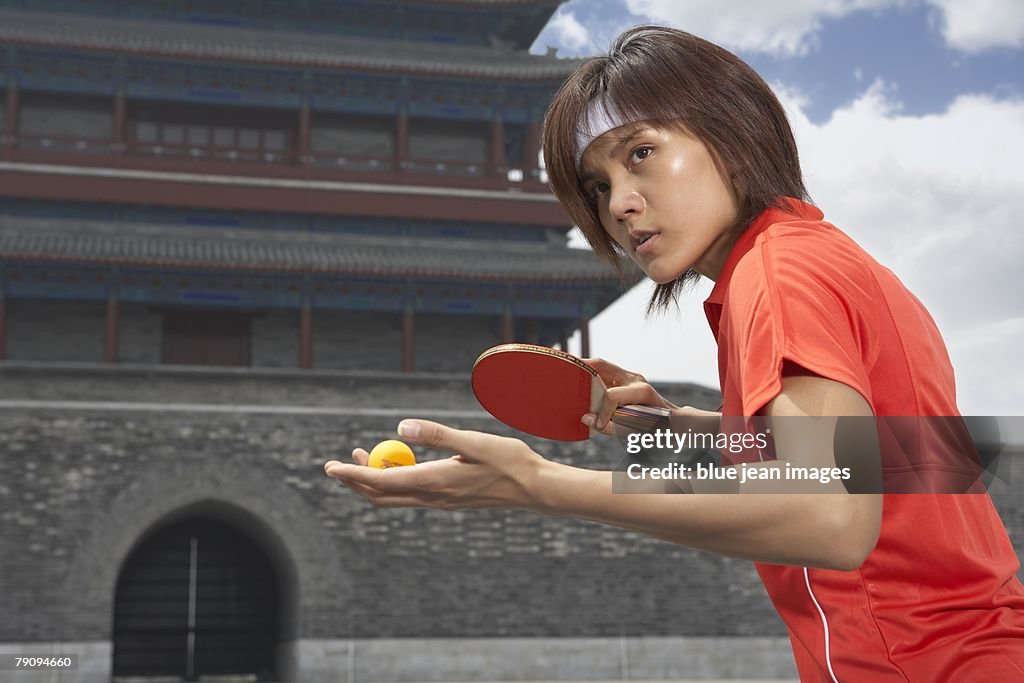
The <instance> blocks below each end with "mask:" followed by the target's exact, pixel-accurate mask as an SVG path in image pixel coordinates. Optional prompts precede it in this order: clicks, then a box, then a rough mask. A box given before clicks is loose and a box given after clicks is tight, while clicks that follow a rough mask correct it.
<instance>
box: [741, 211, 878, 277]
mask: <svg viewBox="0 0 1024 683" xmlns="http://www.w3.org/2000/svg"><path fill="white" fill-rule="evenodd" d="M880 267H881V266H880V265H879V264H878V262H877V261H876V260H875V259H874V258H872V257H871V255H870V254H868V253H867V252H866V251H864V249H863V248H861V247H860V245H858V244H857V243H856V242H855V241H854V240H853V239H852V238H851V237H850V236H849V235H847V234H846V233H845V232H843V231H842V230H840V229H839V228H837V227H836V226H835V225H833V224H832V223H829V222H827V221H824V220H804V219H797V220H792V221H782V222H778V223H773V224H772V225H769V226H768V227H767V228H765V229H764V230H762V231H761V232H760V233H759V234H758V235H757V237H756V238H755V240H754V245H753V248H752V249H750V250H749V251H748V252H747V253H746V254H744V255H743V256H742V257H741V258H740V260H739V261H738V262H737V264H736V270H735V272H734V273H733V282H732V283H731V284H732V287H731V289H733V290H734V291H736V290H737V289H743V288H748V289H749V288H757V287H766V288H769V289H777V288H789V287H807V286H813V285H814V283H819V284H829V285H830V286H833V287H834V286H841V287H850V286H854V287H857V288H863V287H866V286H868V285H869V284H870V283H871V282H872V281H873V280H874V279H875V270H876V269H877V268H880ZM737 286H738V287H737Z"/></svg>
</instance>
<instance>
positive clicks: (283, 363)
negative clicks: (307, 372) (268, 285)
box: [251, 310, 299, 368]
mask: <svg viewBox="0 0 1024 683" xmlns="http://www.w3.org/2000/svg"><path fill="white" fill-rule="evenodd" d="M251 333H252V364H253V365H254V366H256V367H265V368H294V367H296V366H298V364H299V312H298V311H293V310H271V311H263V312H262V313H260V314H258V315H256V316H255V317H253V319H252V328H251Z"/></svg>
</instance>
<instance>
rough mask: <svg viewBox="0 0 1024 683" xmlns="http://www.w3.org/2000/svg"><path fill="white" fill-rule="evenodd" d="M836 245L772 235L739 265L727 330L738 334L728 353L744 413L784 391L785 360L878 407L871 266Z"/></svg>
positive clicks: (752, 411)
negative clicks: (871, 374) (871, 373)
mask: <svg viewBox="0 0 1024 683" xmlns="http://www.w3.org/2000/svg"><path fill="white" fill-rule="evenodd" d="M826 237H827V236H826ZM831 242H832V241H831V240H828V239H825V238H823V239H820V240H819V239H796V238H785V237H781V238H767V239H764V240H763V241H759V244H757V245H756V246H755V247H754V248H753V249H751V250H750V251H749V252H748V253H747V254H746V255H744V257H743V259H742V260H741V261H740V262H739V263H738V264H737V267H736V270H735V272H734V273H733V276H732V281H731V282H730V286H729V295H728V301H727V304H726V306H725V307H724V310H723V320H722V326H723V328H725V327H726V326H727V327H728V328H729V330H730V332H729V334H728V338H729V339H730V341H731V345H730V348H728V349H727V350H726V353H727V354H729V359H728V362H729V367H730V368H731V372H732V373H734V376H735V377H736V379H737V380H738V381H737V385H738V386H739V388H740V391H741V393H742V406H743V414H744V415H756V414H757V412H758V411H760V410H761V409H762V408H763V407H764V406H765V404H767V403H768V402H769V401H771V400H772V399H773V398H775V397H776V396H777V395H778V394H779V392H780V391H781V390H782V366H783V363H784V362H785V361H791V362H792V363H795V364H797V365H799V366H801V367H803V368H805V369H806V370H809V371H810V372H813V373H815V374H817V375H820V376H822V377H825V378H827V379H831V380H834V381H836V382H840V383H842V384H845V385H847V386H849V387H851V388H852V389H854V390H855V391H857V392H858V393H860V394H861V395H862V396H863V397H864V398H865V400H866V401H867V402H868V404H871V390H870V383H869V380H868V368H869V367H870V365H871V361H872V359H871V349H872V348H874V347H876V346H877V345H876V344H873V343H872V334H877V330H878V326H877V325H874V324H871V321H870V319H869V318H870V316H871V315H872V314H874V312H875V311H876V310H877V307H876V306H873V305H871V303H872V297H875V298H877V296H878V294H877V293H876V288H875V286H874V285H873V280H872V278H871V275H870V273H869V271H868V269H867V267H866V265H865V264H864V263H863V262H862V261H861V260H860V259H859V258H857V256H856V254H855V253H854V252H853V251H851V250H847V249H844V246H843V245H842V244H839V245H835V244H831Z"/></svg>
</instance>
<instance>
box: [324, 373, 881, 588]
mask: <svg viewBox="0 0 1024 683" xmlns="http://www.w3.org/2000/svg"><path fill="white" fill-rule="evenodd" d="M763 412H764V414H765V415H766V416H767V417H768V418H769V419H770V420H773V419H778V418H783V417H788V416H807V415H862V416H870V415H871V411H870V408H869V406H868V405H867V403H866V402H865V401H864V399H863V398H862V397H861V396H860V395H859V394H858V393H857V392H855V391H853V390H852V389H850V388H849V387H847V386H845V385H843V384H839V383H837V382H833V381H831V380H826V379H823V378H821V377H816V376H786V377H784V378H783V386H782V392H781V393H780V394H779V395H778V396H777V397H776V398H775V399H774V400H772V401H771V403H769V404H768V405H767V406H766V408H765V410H764V411H763ZM797 431H798V430H793V429H788V430H787V429H782V430H780V432H779V433H776V435H775V436H776V452H777V455H778V457H779V458H780V459H785V460H793V461H801V462H820V463H826V464H827V463H830V462H831V463H833V464H834V454H833V439H832V433H831V431H830V430H819V431H820V433H816V432H814V431H813V430H812V431H811V433H810V434H809V435H808V434H806V433H796V432H797ZM399 434H400V435H401V436H403V437H404V438H406V439H408V440H409V441H413V442H416V443H419V444H422V445H425V446H432V447H436V448H440V449H443V450H448V451H452V452H455V453H458V455H454V456H452V457H450V458H445V459H441V460H433V461H429V462H424V463H422V464H419V465H416V466H414V467H394V468H390V469H387V470H376V469H373V468H370V467H365V466H364V465H365V463H366V457H367V453H366V451H365V450H363V449H356V450H355V451H354V452H353V458H354V459H355V461H356V463H357V464H345V463H341V462H338V461H331V462H328V463H327V464H326V465H325V471H326V472H327V474H328V475H329V476H331V477H334V478H336V479H338V480H339V481H340V482H341V483H343V484H345V485H346V486H348V487H350V488H351V489H353V490H354V491H356V492H357V493H359V494H360V495H362V496H364V497H365V498H366V499H367V500H369V501H370V502H372V503H373V504H375V505H378V506H382V507H396V506H402V507H408V506H416V507H433V508H440V509H445V510H453V509H461V508H484V507H515V508H523V509H529V510H533V511H535V512H539V513H542V514H547V515H557V516H563V517H576V518H581V519H587V520H593V521H597V522H603V523H605V524H610V525H613V526H618V527H622V528H625V529H630V530H632V531H636V532H638V533H643V534H646V535H648V536H652V537H655V538H660V539H663V540H666V541H670V542H672V543H677V544H680V545H685V546H688V547H692V548H697V549H700V550H707V551H710V552H715V553H720V554H723V555H728V556H731V557H739V558H744V559H749V560H755V561H760V562H770V563H781V564H795V565H807V566H814V567H823V568H829V569H853V568H855V567H857V566H859V565H860V564H861V562H863V560H864V558H865V557H866V556H867V554H868V553H869V552H871V549H872V548H873V547H874V545H875V543H876V541H877V538H878V530H879V525H880V520H881V505H882V503H881V497H880V496H878V495H852V494H847V493H810V494H777V493H751V494H746V493H740V494H680V495H672V494H657V493H656V494H626V493H614V492H613V487H612V477H613V476H615V475H614V473H612V472H606V471H605V472H602V471H591V470H583V469H578V468H575V467H569V466H566V465H561V464H557V463H553V462H550V461H547V460H545V459H544V458H542V457H541V456H540V455H538V454H537V453H535V452H534V451H532V450H531V449H530V448H529V447H528V446H527V445H526V444H525V443H523V442H522V441H520V440H518V439H510V438H506V437H500V436H495V435H493V434H484V433H481V432H472V431H461V430H457V429H452V428H450V427H446V426H444V425H440V424H437V423H433V422H427V421H424V420H405V421H403V422H402V423H401V424H400V425H399ZM809 437H810V438H809ZM798 447H799V449H802V452H795V450H794V449H797V448H798ZM787 448H790V449H791V451H790V452H789V453H787V452H786V449H787Z"/></svg>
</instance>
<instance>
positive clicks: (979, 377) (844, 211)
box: [783, 82, 1024, 415]
mask: <svg viewBox="0 0 1024 683" xmlns="http://www.w3.org/2000/svg"><path fill="white" fill-rule="evenodd" d="M783 97H785V95H784V94H783ZM891 98H892V93H891V91H887V90H886V88H885V87H884V85H883V84H881V83H878V82H876V83H875V84H874V85H872V86H871V87H870V88H869V89H868V90H867V91H865V92H864V94H863V95H862V96H861V97H860V98H858V99H857V100H856V101H855V102H853V103H852V104H851V105H849V106H848V107H845V108H843V109H841V110H839V111H837V112H835V114H834V115H833V116H832V118H831V119H830V120H829V121H828V122H826V123H824V124H821V125H814V124H812V123H810V122H809V121H808V120H807V118H806V117H805V116H804V115H803V114H802V112H801V111H800V110H799V109H798V108H795V109H794V107H793V106H792V105H791V106H790V111H791V112H793V123H794V128H795V130H796V134H797V139H798V143H799V145H800V149H801V153H802V161H803V166H804V171H805V177H806V179H807V183H808V188H809V190H810V192H811V194H812V196H813V197H814V198H815V200H816V201H817V202H818V204H819V205H820V206H821V207H822V208H823V210H824V211H825V213H826V217H827V218H828V219H829V220H831V221H832V222H834V223H836V224H837V225H838V226H839V227H840V228H842V229H844V230H845V231H846V232H848V233H849V234H851V235H852V236H853V237H854V238H855V239H857V240H858V241H859V242H860V243H861V244H862V245H863V246H864V247H865V248H866V249H867V250H868V251H869V252H870V253H872V255H874V256H875V258H877V259H878V260H879V261H881V262H882V263H883V264H885V265H887V266H889V267H891V268H892V269H893V270H894V271H895V272H896V274H897V275H898V276H899V277H900V279H901V280H903V282H904V283H906V284H907V286H908V287H909V288H910V289H911V291H913V292H914V293H915V294H917V296H918V297H919V298H920V299H921V300H922V302H923V303H924V304H925V305H926V306H927V307H928V309H929V311H930V312H931V313H932V316H933V317H934V318H935V320H936V323H937V324H938V326H939V329H940V331H941V332H942V333H943V336H944V338H945V340H946V343H947V346H948V347H949V350H950V354H951V357H952V360H953V365H954V368H955V369H956V371H957V380H958V387H959V392H960V403H961V408H962V409H963V410H965V411H967V412H970V413H974V414H1010V413H1012V414H1020V415H1024V376H1022V373H1021V372H1020V368H1021V367H1022V363H1021V362H1020V359H1019V356H1018V354H1017V352H1016V351H1013V350H1014V349H1020V348H1024V324H1021V322H1020V320H1021V319H1022V318H1024V299H1022V298H1021V297H1020V295H1019V291H1020V282H1021V278H1020V264H1021V263H1022V262H1024V239H1021V232H1020V231H1021V225H1020V218H1019V217H1020V216H1021V215H1024V176H1022V175H1021V174H1020V172H1019V159H1020V158H1021V155H1024V101H1022V100H1017V101H999V100H994V99H992V98H990V97H988V96H972V95H962V96H960V97H959V98H957V99H956V100H955V101H954V102H953V103H952V105H951V106H950V107H949V109H948V110H947V111H946V112H944V113H942V114H937V115H928V116H906V115H903V114H901V113H899V112H900V109H899V106H898V103H894V102H893V101H892V99H891Z"/></svg>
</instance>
